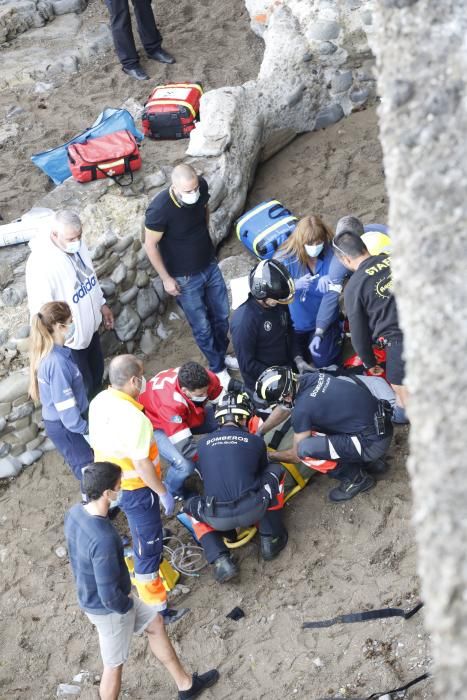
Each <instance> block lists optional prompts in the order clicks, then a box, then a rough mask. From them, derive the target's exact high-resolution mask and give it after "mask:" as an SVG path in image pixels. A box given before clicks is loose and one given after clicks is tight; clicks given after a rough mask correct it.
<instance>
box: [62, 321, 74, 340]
mask: <svg viewBox="0 0 467 700" xmlns="http://www.w3.org/2000/svg"><path fill="white" fill-rule="evenodd" d="M75 330H76V327H75V324H74V323H73V321H72V322H71V323H70V324H69V326H68V328H67V332H66V333H65V340H71V338H73V336H74V334H75Z"/></svg>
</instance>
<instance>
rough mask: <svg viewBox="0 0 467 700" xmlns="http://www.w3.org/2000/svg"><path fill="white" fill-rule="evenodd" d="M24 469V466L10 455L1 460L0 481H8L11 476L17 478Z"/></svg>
mask: <svg viewBox="0 0 467 700" xmlns="http://www.w3.org/2000/svg"><path fill="white" fill-rule="evenodd" d="M21 469H22V464H21V462H20V460H19V459H16V457H13V456H12V455H8V457H2V458H1V459H0V479H7V478H9V477H11V476H17V475H18V474H19V473H20V471H21Z"/></svg>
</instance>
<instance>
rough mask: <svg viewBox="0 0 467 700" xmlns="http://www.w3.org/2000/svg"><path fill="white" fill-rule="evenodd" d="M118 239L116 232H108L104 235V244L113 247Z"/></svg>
mask: <svg viewBox="0 0 467 700" xmlns="http://www.w3.org/2000/svg"><path fill="white" fill-rule="evenodd" d="M117 241H118V238H117V236H116V235H115V233H111V232H110V233H106V234H105V236H104V240H103V244H104V245H105V247H106V248H111V247H112V246H114V245H115V244H116V243H117Z"/></svg>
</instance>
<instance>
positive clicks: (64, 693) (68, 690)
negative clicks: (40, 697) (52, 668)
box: [57, 683, 81, 698]
mask: <svg viewBox="0 0 467 700" xmlns="http://www.w3.org/2000/svg"><path fill="white" fill-rule="evenodd" d="M80 693H81V688H80V687H79V685H70V684H69V683H60V685H59V686H58V688H57V698H75V697H76V696H77V695H79V694H80Z"/></svg>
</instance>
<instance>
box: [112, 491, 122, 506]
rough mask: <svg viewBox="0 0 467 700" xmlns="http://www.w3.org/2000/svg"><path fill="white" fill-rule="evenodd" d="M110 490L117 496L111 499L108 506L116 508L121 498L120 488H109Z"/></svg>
mask: <svg viewBox="0 0 467 700" xmlns="http://www.w3.org/2000/svg"><path fill="white" fill-rule="evenodd" d="M110 491H112V493H116V494H117V498H114V499H112V501H111V506H110V507H111V508H116V507H117V506H118V504H119V503H121V500H122V489H120V491H114V490H113V489H110Z"/></svg>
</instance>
